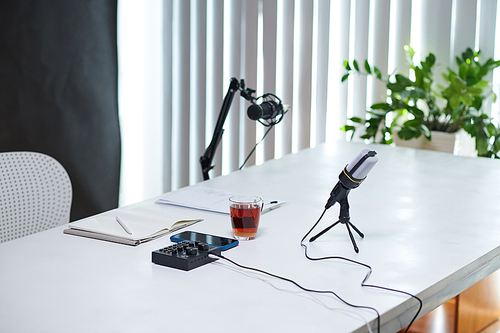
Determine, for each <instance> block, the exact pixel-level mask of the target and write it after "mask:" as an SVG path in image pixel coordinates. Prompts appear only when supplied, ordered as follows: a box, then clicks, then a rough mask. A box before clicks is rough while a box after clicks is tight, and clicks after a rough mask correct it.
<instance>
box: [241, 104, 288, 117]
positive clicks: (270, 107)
mask: <svg viewBox="0 0 500 333" xmlns="http://www.w3.org/2000/svg"><path fill="white" fill-rule="evenodd" d="M282 112H283V104H281V101H274V100H266V101H264V102H262V103H260V104H256V103H252V105H250V106H249V107H248V109H247V115H248V118H250V119H252V120H259V119H264V120H266V119H272V118H276V117H277V116H278V115H279V114H280V113H282Z"/></svg>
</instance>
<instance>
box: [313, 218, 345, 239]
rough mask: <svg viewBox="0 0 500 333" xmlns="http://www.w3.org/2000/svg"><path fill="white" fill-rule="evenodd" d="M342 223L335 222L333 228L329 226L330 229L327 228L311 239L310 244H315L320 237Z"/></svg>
mask: <svg viewBox="0 0 500 333" xmlns="http://www.w3.org/2000/svg"><path fill="white" fill-rule="evenodd" d="M339 223H340V221H337V222H335V223H334V224H332V225H331V226H329V227H328V228H326V229H325V230H323V231H321V232H320V233H319V234H317V235H316V236H313V237H311V239H309V242H314V241H315V240H316V239H317V238H318V237H319V236H321V235H323V234H324V233H325V232H327V231H328V230H330V229H331V228H333V227H335V226H336V225H337V224H339Z"/></svg>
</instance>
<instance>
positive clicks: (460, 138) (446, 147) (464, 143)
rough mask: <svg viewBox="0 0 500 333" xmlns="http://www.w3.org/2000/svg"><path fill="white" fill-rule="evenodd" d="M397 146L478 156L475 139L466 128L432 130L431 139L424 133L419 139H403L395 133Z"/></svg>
mask: <svg viewBox="0 0 500 333" xmlns="http://www.w3.org/2000/svg"><path fill="white" fill-rule="evenodd" d="M394 142H395V143H396V146H401V147H410V148H416V149H427V150H434V151H440V152H445V153H452V154H454V155H460V156H477V151H476V144H475V140H474V139H473V138H472V137H471V136H470V135H469V134H468V133H467V132H465V131H464V130H460V131H458V132H456V133H445V132H437V131H431V141H428V140H427V139H426V138H425V137H424V136H423V135H422V136H420V137H419V138H418V139H411V140H402V139H400V138H399V137H398V136H397V134H396V135H394Z"/></svg>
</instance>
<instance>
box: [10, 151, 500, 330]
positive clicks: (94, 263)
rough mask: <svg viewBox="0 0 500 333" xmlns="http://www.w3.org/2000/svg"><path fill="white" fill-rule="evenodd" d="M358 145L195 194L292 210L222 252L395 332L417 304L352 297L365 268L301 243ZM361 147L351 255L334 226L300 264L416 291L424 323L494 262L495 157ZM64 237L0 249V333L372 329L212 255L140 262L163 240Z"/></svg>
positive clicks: (375, 294)
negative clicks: (190, 261)
mask: <svg viewBox="0 0 500 333" xmlns="http://www.w3.org/2000/svg"><path fill="white" fill-rule="evenodd" d="M364 147H365V146H364V145H358V144H354V143H345V142H339V143H335V144H333V145H328V146H327V145H322V146H319V147H317V148H315V149H306V150H303V151H301V152H299V153H298V154H295V155H289V156H285V157H284V158H282V159H280V160H273V161H269V162H266V163H264V164H263V165H261V166H256V167H249V168H247V169H245V170H243V171H238V172H234V173H232V174H230V175H228V176H223V177H218V178H215V179H212V180H210V181H207V182H204V183H203V185H204V186H210V187H214V188H220V189H225V190H229V191H235V192H246V193H249V194H257V195H261V196H263V197H268V198H271V197H276V198H278V199H283V200H286V201H288V202H289V204H288V205H286V206H284V207H282V208H279V209H277V210H274V211H271V212H268V213H266V214H264V215H263V216H262V219H261V226H260V230H259V233H258V237H257V239H256V240H254V241H250V242H241V243H240V245H239V246H238V247H237V248H234V249H231V250H229V251H226V252H223V254H224V255H226V256H227V257H229V258H230V259H233V260H235V261H237V262H238V263H241V264H243V265H248V266H253V267H257V268H260V269H263V270H267V271H269V272H272V273H275V274H278V275H282V276H285V277H288V278H291V279H293V280H295V281H297V282H298V283H300V284H302V285H303V286H305V287H308V288H312V289H323V290H333V291H335V292H337V293H338V294H339V295H340V296H341V297H344V298H345V299H346V300H347V301H349V302H351V303H354V304H358V305H367V306H372V307H375V308H376V309H377V310H378V311H379V312H380V313H381V320H382V331H383V332H394V331H397V330H398V329H400V328H402V327H404V326H405V325H407V324H408V323H409V321H410V319H411V318H412V317H413V315H414V314H415V311H416V309H417V302H416V301H415V300H414V299H411V298H409V297H408V296H404V295H401V294H395V293H391V292H386V291H381V290H376V289H370V288H362V287H361V286H360V283H361V281H362V279H363V278H364V276H365V274H366V273H367V270H366V269H365V268H362V267H359V266H356V265H354V264H349V263H346V262H343V261H338V260H332V261H329V262H326V261H321V262H312V261H309V260H307V259H305V257H304V254H303V249H302V248H301V247H300V245H299V242H300V239H301V238H302V237H303V236H304V234H305V233H306V232H307V231H308V230H309V228H310V227H311V226H312V225H313V224H314V223H315V222H316V220H317V219H318V217H319V215H320V214H321V212H322V211H323V207H324V204H325V203H326V200H327V199H328V196H329V193H330V191H331V189H332V188H333V186H334V185H335V184H336V183H337V180H338V178H337V177H338V175H339V173H340V171H341V170H342V168H343V167H344V166H345V165H346V164H347V163H348V162H350V161H351V160H352V159H353V158H354V157H355V156H356V155H357V154H358V152H359V151H360V150H361V149H362V148H364ZM372 148H374V149H375V150H377V152H378V153H379V162H378V163H377V165H375V167H374V169H373V170H372V171H371V173H370V174H369V175H368V178H367V180H366V181H365V182H364V183H363V184H362V185H361V186H360V187H359V188H357V189H355V190H353V191H351V193H350V196H349V202H350V206H351V210H350V212H351V222H353V223H354V224H355V225H356V226H357V227H358V228H359V229H360V230H361V231H362V232H363V233H364V234H365V238H364V239H360V238H359V237H357V235H356V236H355V237H356V240H357V243H358V246H359V248H360V253H359V254H356V253H354V251H353V249H352V245H351V243H350V240H349V237H348V235H347V232H346V229H345V227H344V226H342V225H339V226H336V227H335V228H333V229H332V230H330V231H329V232H328V233H327V234H325V235H323V236H322V237H320V238H319V239H318V240H317V241H316V242H314V243H311V244H310V245H309V254H310V255H311V256H329V255H339V256H345V257H348V258H352V259H354V260H357V261H361V262H364V263H367V264H369V265H371V266H372V267H373V274H372V276H371V278H370V279H369V281H368V282H369V283H370V284H376V285H382V286H386V287H390V288H396V289H402V290H405V291H407V292H410V293H413V294H416V295H417V296H418V297H420V298H421V299H422V300H423V301H424V308H423V311H422V313H421V315H423V314H425V313H427V312H429V311H430V310H432V309H433V308H435V307H436V306H438V305H439V304H441V303H443V302H445V301H446V300H448V299H450V298H451V297H453V296H455V295H456V294H458V293H460V292H462V291H463V290H465V289H466V288H468V287H469V286H471V285H473V284H474V283H476V282H477V281H479V280H481V279H482V278H484V277H485V276H487V275H488V274H490V273H492V272H494V271H495V270H497V269H498V268H499V267H500V219H499V216H500V205H499V203H498V198H499V197H500V162H499V161H495V160H488V159H484V158H463V157H456V156H452V155H449V154H445V153H436V152H430V151H422V150H411V149H405V148H393V147H386V146H372ZM153 202H154V199H151V200H148V201H145V202H143V203H140V204H139V205H151V204H153ZM163 209H172V210H176V211H178V212H181V213H184V214H186V215H189V216H192V215H197V216H198V215H201V216H202V217H204V218H205V221H203V222H201V223H198V224H196V225H195V226H192V227H190V228H188V229H189V230H196V231H200V232H207V233H212V234H216V235H221V236H231V229H230V222H229V217H228V216H225V215H221V214H216V213H209V212H197V211H191V210H187V209H185V208H173V207H169V206H164V208H163ZM338 210H339V207H338V205H337V204H336V205H335V206H333V207H332V208H331V209H330V210H328V212H327V213H326V215H325V217H324V219H323V221H322V223H321V224H320V226H318V228H317V229H316V231H320V230H321V229H322V228H324V227H326V226H327V225H329V224H331V223H333V222H335V221H336V220H337V218H338ZM193 212H194V213H193ZM63 229H64V226H63V227H59V228H55V229H52V230H49V231H46V232H42V233H39V234H35V235H32V236H29V237H25V238H22V239H18V240H15V241H11V242H7V243H4V244H0V268H1V270H0V309H1V311H0V332H165V331H169V332H175V331H180V330H182V331H185V330H189V331H194V330H197V331H198V332H229V331H234V330H236V331H238V332H366V331H367V327H366V326H365V325H364V322H363V320H362V319H360V317H358V316H357V315H359V316H361V317H362V318H365V319H366V320H367V321H369V322H371V324H372V327H375V319H376V316H375V313H374V312H372V311H368V310H353V309H350V308H348V307H347V306H345V305H343V304H341V303H340V302H339V301H338V300H336V299H335V298H333V297H332V296H319V295H316V296H315V297H316V299H318V300H320V301H322V302H323V303H324V304H323V305H321V304H318V303H317V302H315V300H314V299H313V298H312V297H311V295H310V294H307V293H301V292H298V290H297V288H296V287H294V286H292V285H290V284H287V283H285V282H282V281H279V280H274V279H272V278H269V277H266V276H260V275H256V274H253V273H248V272H246V271H242V270H241V269H237V268H235V267H234V266H232V265H231V264H229V263H228V262H225V261H223V260H218V261H217V262H216V263H212V264H208V265H205V266H202V267H200V268H197V269H194V270H192V271H189V272H185V271H181V270H176V269H171V268H167V267H163V266H159V265H155V264H153V263H151V252H152V251H154V250H156V249H159V248H161V247H164V246H166V245H168V244H170V241H169V237H168V236H166V237H163V238H161V239H158V240H155V241H152V242H149V243H145V244H142V245H139V246H138V247H130V246H126V245H120V244H114V243H108V242H104V241H99V240H92V239H87V238H82V237H76V236H71V235H65V234H63V232H62V231H63ZM262 280H264V281H267V282H269V283H272V285H274V286H275V287H276V288H279V289H286V290H288V291H281V290H277V289H275V288H273V286H270V285H269V284H267V283H265V282H264V281H262ZM328 307H330V308H336V309H343V310H345V309H347V310H348V311H353V312H354V313H355V314H352V313H347V312H344V311H340V310H331V309H329V308H328ZM356 314H357V315H356Z"/></svg>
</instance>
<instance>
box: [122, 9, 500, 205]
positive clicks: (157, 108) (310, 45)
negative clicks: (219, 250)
mask: <svg viewBox="0 0 500 333" xmlns="http://www.w3.org/2000/svg"><path fill="white" fill-rule="evenodd" d="M118 9H119V14H118V15H119V16H118V22H119V23H118V25H119V26H118V29H119V39H118V46H119V80H120V81H119V108H120V121H121V131H122V144H123V154H122V155H123V159H122V182H121V199H120V202H121V204H122V205H124V204H128V203H132V202H135V201H139V200H143V199H146V198H149V197H152V196H155V195H159V194H162V193H164V192H168V191H170V190H175V189H178V188H180V187H183V186H186V185H190V184H194V183H197V182H200V181H202V179H203V178H202V173H201V167H200V164H199V158H200V156H201V155H203V153H204V151H205V148H206V147H207V146H208V144H209V143H210V140H211V138H212V135H213V131H214V128H215V123H216V121H217V118H218V116H219V112H220V110H221V106H222V100H223V98H224V96H225V94H226V92H227V89H228V88H229V83H230V79H231V78H232V77H235V78H237V79H238V80H239V79H244V80H245V82H246V85H247V87H250V88H255V89H256V90H257V92H256V96H260V95H262V94H264V93H274V94H276V95H277V96H278V97H280V98H281V100H282V101H283V103H284V104H288V105H290V106H291V108H290V111H289V112H288V113H287V114H286V115H285V116H284V119H283V121H282V122H281V123H279V124H278V125H277V126H276V127H275V128H274V129H272V130H271V132H270V133H269V134H268V135H267V136H266V138H265V140H264V141H263V143H262V144H260V145H259V146H258V149H257V150H256V152H255V154H253V155H252V157H251V158H250V159H249V160H248V162H247V163H246V164H245V167H248V166H251V165H254V164H259V163H262V162H263V161H266V160H269V159H273V158H280V157H281V156H283V155H285V154H289V153H294V152H296V151H298V150H300V149H304V148H308V147H314V146H315V145H317V144H320V143H322V142H325V141H332V140H339V139H345V134H344V133H343V132H341V131H340V127H341V126H342V125H343V124H345V122H346V119H347V118H348V117H351V116H354V115H355V116H358V117H365V116H366V108H367V105H370V104H372V103H373V102H375V101H380V99H381V98H384V96H385V94H386V91H385V87H384V86H383V85H382V84H380V83H379V82H375V81H373V80H371V79H370V78H366V77H362V76H352V77H351V78H350V79H349V80H348V82H344V83H341V82H340V79H341V77H342V75H343V74H344V71H345V70H344V68H343V61H344V60H345V59H350V60H353V59H357V60H359V61H364V60H365V59H367V60H368V61H369V62H370V63H371V64H374V65H376V66H377V67H378V68H380V69H381V71H382V72H385V73H393V72H400V73H408V69H409V66H408V64H407V60H406V57H405V53H404V49H403V47H404V45H411V46H412V47H413V48H414V49H415V51H416V57H415V58H416V60H419V59H420V58H419V57H424V56H426V55H427V54H428V53H429V52H432V53H434V54H435V55H436V57H437V60H438V66H437V69H436V72H440V71H442V70H443V69H445V68H446V67H451V68H454V66H455V60H454V59H455V56H457V55H459V54H460V53H461V52H462V51H464V50H465V48H466V47H471V48H473V49H476V50H481V54H482V59H483V60H484V59H487V58H490V57H493V58H495V59H497V58H499V50H498V48H499V43H497V42H496V39H497V38H496V36H497V35H498V33H497V30H498V29H499V26H500V24H498V19H497V17H498V4H497V0H440V1H435V0H420V1H418V0H413V1H411V0H392V1H391V0H351V1H348V0H314V1H312V0H211V1H209V0H190V1H188V0H163V1H161V0H149V1H133V0H120V1H119V8H118ZM494 75H495V77H493V79H494V83H495V84H497V82H498V81H499V80H498V78H497V77H496V75H498V74H497V73H495V74H494ZM496 92H497V93H498V91H497V90H496ZM248 106H249V103H248V102H247V101H246V100H244V99H243V98H240V97H239V94H236V95H235V97H234V100H233V103H232V107H231V109H230V111H229V114H228V117H227V119H226V122H225V126H224V128H225V133H224V135H223V140H222V142H221V144H220V145H219V147H218V149H217V153H216V155H215V158H214V161H213V164H214V165H215V168H214V169H213V170H212V171H211V172H210V177H211V178H213V177H216V176H218V175H223V174H227V173H230V172H233V171H235V170H237V169H238V168H239V167H240V166H241V164H242V163H243V161H244V160H245V158H246V157H247V155H248V154H249V153H250V151H251V150H252V149H253V147H254V146H255V144H256V143H257V142H258V141H260V140H261V139H262V137H263V135H264V131H265V129H264V128H263V126H262V125H260V124H259V123H256V122H255V121H252V120H250V119H249V118H248V117H247V116H246V109H247V107H248ZM491 112H492V114H493V115H497V114H498V107H497V106H496V105H493V106H492V109H491Z"/></svg>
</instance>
